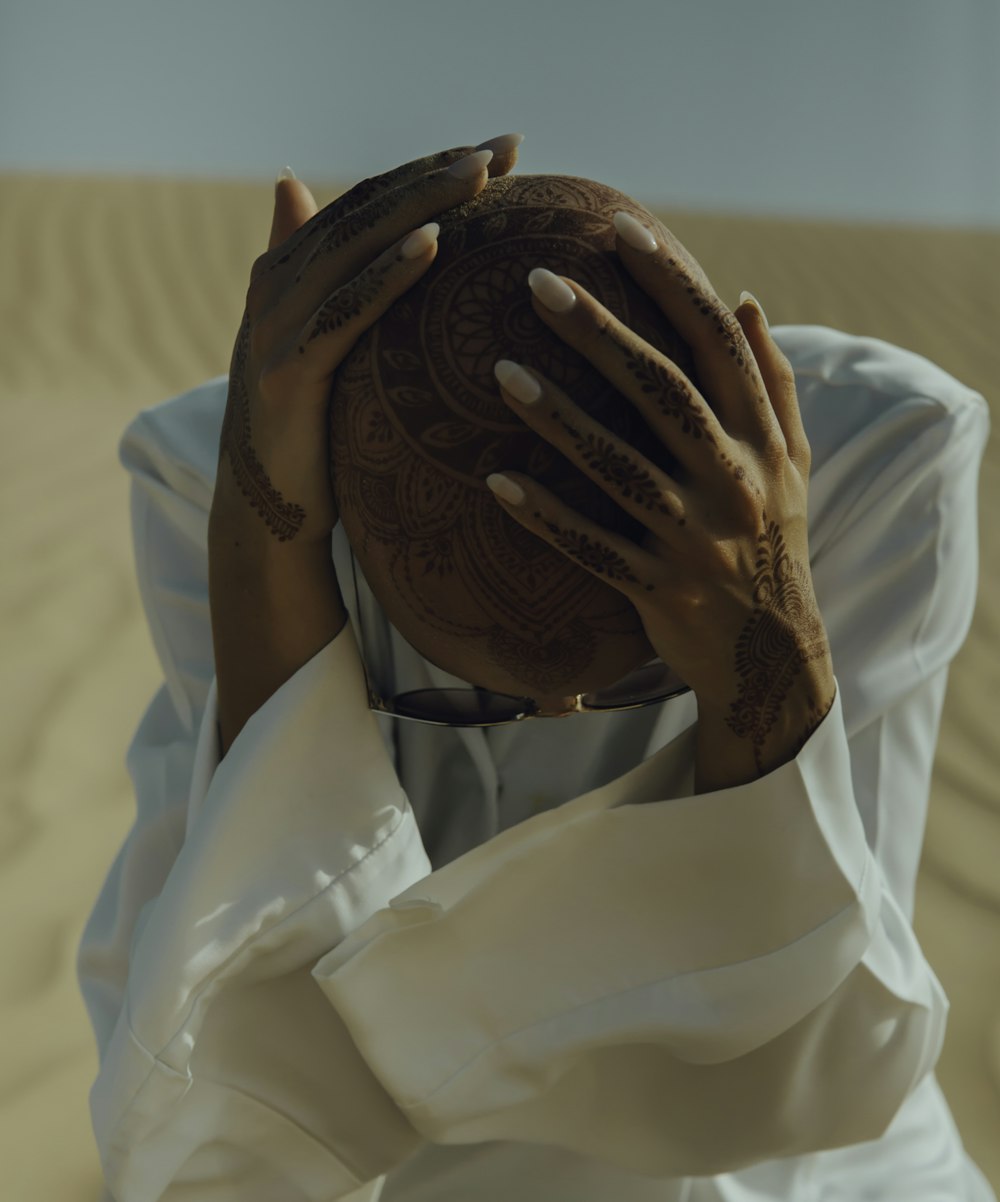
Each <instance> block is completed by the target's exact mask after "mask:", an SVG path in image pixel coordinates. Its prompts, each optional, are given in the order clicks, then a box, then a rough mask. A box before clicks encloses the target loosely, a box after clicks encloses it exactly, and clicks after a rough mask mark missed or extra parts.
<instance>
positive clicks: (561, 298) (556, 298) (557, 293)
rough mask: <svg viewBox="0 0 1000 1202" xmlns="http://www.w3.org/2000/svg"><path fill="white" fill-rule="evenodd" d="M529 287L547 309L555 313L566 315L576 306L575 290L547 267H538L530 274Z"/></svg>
mask: <svg viewBox="0 0 1000 1202" xmlns="http://www.w3.org/2000/svg"><path fill="white" fill-rule="evenodd" d="M528 285H529V287H530V288H531V291H532V292H533V293H534V294H535V296H537V297H538V299H539V300H540V301H541V302H542V304H543V305H544V306H545V307H546V309H551V310H552V312H553V313H566V312H567V311H568V310H569V309H572V308H573V306H574V305H575V304H576V293H575V292H574V291H573V289H572V288H571V287H570V286H569V285H568V284H567V283H565V282H564V281H563V280H561V279H560V278H559V277H558V276H557V275H556V274H555V273H554V272H551V271H549V270H548V269H547V268H545V267H536V268H535V269H534V271H531V272H529V273H528Z"/></svg>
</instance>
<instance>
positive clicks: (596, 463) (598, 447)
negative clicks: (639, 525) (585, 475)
mask: <svg viewBox="0 0 1000 1202" xmlns="http://www.w3.org/2000/svg"><path fill="white" fill-rule="evenodd" d="M551 416H552V417H554V418H555V419H556V421H558V423H559V424H560V426H562V428H563V429H564V430H565V431H566V433H567V434H568V435H569V436H570V437H571V438H573V439H575V440H576V447H575V449H576V451H577V452H578V454H579V455H580V458H581V459H582V460H583V461H584V463H587V464H589V465H590V466H591V467H592V468H593V469H594V470H595V471H596V472H597V473H598V475H599V476H600V477H601V479H602V480H605V481H607V483H608V484H611V485H613V486H614V488H615V490H616V491H617V492H620V493H621V495H622V496H623V497H625V498H627V499H629V500H631V499H632V498H633V497H634V498H635V500H636V501H638V502H639V503H640V504H641V505H644V506H645V508H646V510H647V511H649V512H650V513H651V512H652V511H653V510H658V511H659V512H660V513H662V514H664V515H665V516H666V517H673V512H672V510H671V509H670V507H669V506H668V505H665V504H664V501H663V493H662V492H661V491H660V487H659V485H658V484H657V483H656V481H655V480H654V479H653V477H652V476H651V475H650V474H649V472H648V471H647V470H646V468H644V467H640V466H639V464H638V463H636V462H635V460H634V459H632V458H631V457H630V456H629V455H627V454H625V453H623V452H622V451H619V450H618V449H617V447H616V446H615V445H614V444H613V443H611V442H609V441H608V439H606V438H605V437H603V435H598V434H593V433H588V434H581V433H580V431H579V430H577V429H576V427H575V426H573V425H571V424H570V422H568V421H567V420H566V418H565V417H563V416H561V415H560V413H559V412H558V411H557V410H553V411H552V413H551ZM678 524H679V525H683V524H684V519H683V518H680V519H678Z"/></svg>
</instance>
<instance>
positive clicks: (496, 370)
mask: <svg viewBox="0 0 1000 1202" xmlns="http://www.w3.org/2000/svg"><path fill="white" fill-rule="evenodd" d="M493 374H494V375H495V376H496V378H497V379H498V380H499V381H500V383H501V384H502V385H503V387H504V389H505V390H506V391H507V392H509V393H510V395H511V396H512V397H513V398H514V399H515V400H516V401H520V402H521V404H522V405H533V404H534V403H535V402H536V401H537V400H539V399H540V398H541V395H542V388H541V385H540V384H539V383H538V381H537V380H536V379H535V377H534V376H532V375H529V374H528V373H527V372H526V371H525V370H524V368H523V367H521V365H520V364H519V363H515V362H514V361H513V359H498V360H497V361H496V363H494V364H493Z"/></svg>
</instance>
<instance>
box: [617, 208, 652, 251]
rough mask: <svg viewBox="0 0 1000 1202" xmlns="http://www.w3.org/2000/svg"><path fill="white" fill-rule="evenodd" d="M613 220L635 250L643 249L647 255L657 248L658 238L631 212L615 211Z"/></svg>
mask: <svg viewBox="0 0 1000 1202" xmlns="http://www.w3.org/2000/svg"><path fill="white" fill-rule="evenodd" d="M612 220H613V221H614V223H615V229H616V230H617V231H618V233H619V234H620V235H621V238H622V241H623V242H627V243H628V244H629V246H631V247H633V248H634V249H635V250H641V251H642V252H643V254H647V255H651V254H652V253H653V251H654V250H656V239H655V238H654V237H653V235H652V234H651V233H650V232H649V230H648V229H646V227H645V226H644V225H643V224H642V222H641V221H636V219H635V218H634V217H633V216H632V214H631V213H623V212H618V213H615V215H614V217H613V218H612Z"/></svg>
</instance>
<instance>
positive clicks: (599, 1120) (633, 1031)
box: [313, 389, 989, 1177]
mask: <svg viewBox="0 0 1000 1202" xmlns="http://www.w3.org/2000/svg"><path fill="white" fill-rule="evenodd" d="M988 429H989V413H988V409H987V406H986V404H985V401H984V400H983V399H982V397H980V396H978V395H977V394H972V393H970V392H969V391H968V390H964V389H960V390H958V391H957V392H956V393H955V394H954V395H951V396H949V397H948V398H946V399H945V400H937V399H934V398H930V397H921V396H912V397H906V398H887V400H886V404H885V407H884V412H883V413H882V414H881V415H880V416H879V418H878V419H877V421H876V422H875V423H874V424H873V427H872V428H871V429H870V430H869V431H868V433H867V437H865V438H861V439H858V440H857V441H856V442H854V443H853V444H849V445H846V446H845V447H844V448H843V450H842V456H843V458H842V461H841V462H840V463H839V464H838V465H837V467H836V470H837V471H838V472H839V473H840V474H841V477H842V479H843V480H844V482H845V490H844V491H845V495H844V497H843V501H844V504H842V505H841V507H840V509H839V516H838V520H837V522H836V523H835V524H834V525H833V526H832V527H830V526H828V528H827V530H826V531H825V535H824V541H823V547H822V551H821V552H820V553H819V554H817V556H816V561H815V563H814V565H813V568H814V580H815V582H816V585H817V594H818V596H820V595H821V608H823V612H824V618H825V620H826V621H827V626H828V630H829V633H830V637H831V645H832V647H833V649H834V669H835V673H836V680H837V696H836V700H835V702H834V705H833V707H832V709H831V710H830V712H829V713H828V714H827V716H826V718H825V719H824V721H823V722H822V723H821V725H820V727H819V728H818V729H817V730H816V731H815V732H814V734H813V736H812V737H811V738H810V740H809V741H808V743H807V744H806V745H805V747H804V748H803V749H802V750H801V751H800V753H799V754H798V756H797V757H796V759H795V760H794V761H792V762H790V763H788V764H785V765H783V766H782V767H780V768H779V769H777V770H776V771H774V772H772V773H770V774H768V775H767V776H765V777H763V778H761V779H760V780H757V781H754V782H752V783H751V784H748V785H744V786H741V787H738V788H733V789H726V790H720V791H718V792H715V793H712V794H707V795H702V796H696V797H692V796H685V795H683V793H682V792H679V791H678V788H677V786H678V783H679V781H680V780H681V778H680V777H679V776H678V775H677V770H678V768H679V765H680V763H681V762H682V761H683V760H684V759H686V758H687V759H689V758H690V748H688V749H687V750H686V751H684V750H683V749H682V748H681V747H679V744H683V743H684V741H685V739H690V737H691V735H692V733H693V732H692V731H688V732H686V734H685V735H684V736H682V737H681V739H679V740H676V741H675V742H674V743H673V744H671V745H670V746H668V747H666V748H664V749H663V750H662V751H661V752H660V753H658V754H657V755H655V756H653V757H651V758H650V759H649V760H648V761H646V762H645V763H644V764H642V765H641V766H640V767H639V768H638V769H637V770H635V771H634V772H632V773H629V774H628V775H627V776H625V777H624V778H621V779H620V780H618V781H614V782H612V783H611V784H610V785H608V786H606V787H605V788H604V789H601V790H597V791H595V792H594V793H591V794H588V795H586V796H585V797H583V798H578V799H576V800H574V801H572V802H570V803H569V804H567V805H565V806H562V807H560V808H559V809H557V810H554V811H551V812H549V813H546V814H543V815H539V816H538V817H536V818H534V819H532V820H529V821H527V822H525V823H522V824H520V825H519V826H517V827H514V828H512V829H510V830H508V831H505V832H503V833H502V834H501V835H500V836H499V837H498V838H495V839H493V840H491V841H490V842H489V843H488V844H486V845H483V846H480V847H478V848H476V849H475V850H473V851H472V852H470V853H468V854H467V855H465V856H463V857H460V858H459V859H458V860H455V861H453V862H452V863H450V864H448V865H445V866H444V867H443V868H441V869H440V870H438V871H437V872H435V873H434V874H433V875H432V876H430V877H429V878H428V879H426V880H424V881H420V882H417V883H416V884H415V885H413V886H411V887H410V888H409V889H408V890H407V891H406V892H405V893H404V894H402V895H401V896H400V897H397V898H396V899H394V900H393V902H392V903H391V906H390V907H389V908H388V909H384V910H382V911H380V912H379V913H378V914H376V915H374V916H373V917H372V918H371V919H370V920H369V922H368V923H367V924H366V925H365V926H363V927H361V928H359V929H358V930H356V931H354V932H352V933H351V934H350V935H349V936H348V937H347V938H346V939H344V940H342V941H341V942H340V943H339V944H338V945H337V946H336V947H334V948H332V950H331V951H330V952H329V953H328V954H327V955H326V956H325V957H324V958H323V959H322V960H321V961H320V962H319V963H318V964H317V965H316V967H315V969H314V971H313V975H314V977H315V978H316V980H317V981H318V982H319V984H320V985H321V987H322V989H323V991H324V994H325V995H326V997H327V998H328V1000H329V1001H330V1004H331V1006H332V1008H333V1009H334V1010H336V1012H337V1014H338V1016H339V1018H340V1019H341V1020H343V1021H344V1023H345V1024H346V1025H347V1027H348V1029H349V1030H350V1032H351V1034H352V1035H353V1037H354V1039H355V1042H356V1043H357V1045H358V1047H359V1048H360V1049H361V1050H362V1053H363V1055H364V1057H365V1060H366V1061H367V1063H368V1065H369V1066H370V1067H371V1069H372V1072H373V1073H374V1074H375V1075H376V1077H377V1078H378V1080H379V1081H380V1082H381V1083H382V1084H383V1085H384V1086H385V1088H386V1090H387V1091H388V1093H389V1094H390V1095H391V1096H392V1097H393V1099H394V1100H395V1102H396V1103H397V1105H398V1106H399V1107H400V1109H401V1110H402V1111H403V1112H404V1113H405V1114H406V1115H407V1117H408V1118H409V1120H410V1121H411V1123H412V1124H413V1125H414V1127H415V1128H416V1129H417V1130H418V1131H420V1132H421V1133H422V1134H423V1135H424V1136H425V1137H426V1138H427V1139H428V1140H431V1141H434V1142H437V1143H443V1144H448V1143H467V1142H473V1141H482V1140H520V1141H526V1142H531V1143H542V1144H551V1145H556V1146H558V1147H561V1148H564V1149H568V1150H571V1151H573V1152H576V1153H579V1154H580V1155H583V1156H596V1157H600V1158H602V1159H605V1160H607V1161H610V1162H612V1163H615V1164H617V1165H620V1166H621V1167H623V1168H625V1169H628V1170H632V1171H635V1172H638V1173H642V1174H646V1175H650V1176H662V1177H666V1176H671V1177H673V1176H687V1175H692V1176H703V1175H713V1174H718V1173H722V1172H728V1171H735V1170H738V1169H740V1168H744V1167H746V1166H749V1165H752V1164H756V1163H760V1162H762V1161H766V1160H770V1159H775V1158H779V1157H787V1156H792V1155H798V1154H803V1153H807V1152H811V1151H819V1150H823V1149H829V1148H835V1147H841V1146H847V1145H850V1144H854V1143H859V1142H865V1141H869V1140H874V1139H877V1138H878V1137H880V1136H881V1135H882V1134H883V1133H884V1132H885V1130H886V1129H887V1128H888V1126H889V1124H890V1123H891V1121H892V1119H893V1117H894V1116H895V1115H896V1113H897V1112H898V1110H899V1108H900V1106H901V1105H902V1103H903V1102H904V1101H905V1100H906V1098H907V1097H908V1096H909V1094H910V1093H911V1092H912V1090H913V1089H914V1087H915V1086H916V1085H917V1083H918V1082H919V1081H920V1080H922V1079H923V1078H924V1077H925V1076H926V1074H927V1073H929V1072H930V1071H931V1070H932V1069H933V1067H934V1065H935V1064H936V1062H937V1059H938V1056H939V1054H940V1050H941V1047H942V1044H943V1040H944V1034H945V1028H946V1021H947V1013H948V1000H947V997H946V995H945V993H944V991H943V989H942V987H941V985H940V982H939V981H938V980H937V978H936V976H935V974H934V972H933V970H932V969H931V967H930V965H929V964H928V963H927V961H926V959H925V957H924V955H923V952H922V950H921V948H920V946H919V943H918V942H917V939H916V937H915V935H914V933H913V929H912V925H911V923H910V920H909V917H908V910H909V906H908V898H907V897H906V896H905V891H906V888H908V887H911V886H912V881H907V880H906V878H905V872H904V871H903V865H902V862H901V861H897V855H896V851H895V848H894V846H893V844H894V841H895V840H897V839H898V838H901V837H904V838H910V839H914V838H915V839H916V840H917V842H918V845H919V839H920V832H919V831H918V832H916V833H914V832H913V831H912V830H911V831H909V832H907V831H906V827H907V823H909V826H910V827H912V826H913V825H914V824H915V821H916V820H917V819H921V820H922V817H923V815H924V813H925V807H926V802H927V795H928V791H929V782H930V770H931V766H932V762H933V753H934V746H935V743H936V739H937V731H938V724H939V720H940V713H941V706H942V703H943V698H944V693H945V684H946V679H947V672H948V665H949V663H950V661H951V660H952V658H953V657H954V655H955V654H956V652H957V651H958V649H959V647H960V646H961V644H962V642H963V641H964V639H965V637H966V634H967V632H968V628H969V624H970V622H971V618H972V613H973V609H974V604H975V597H976V584H977V571H978V559H977V510H976V488H977V477H978V468H979V464H980V461H981V457H982V452H983V449H984V446H985V442H986V438H987V435H988ZM866 460H867V462H866ZM852 477H853V479H854V480H855V481H857V480H858V479H862V478H863V479H864V480H865V481H866V483H865V485H864V487H859V486H857V484H856V483H855V487H854V489H853V492H850V491H848V485H849V483H850V481H851V480H852ZM682 752H683V753H682ZM404 906H406V907H412V908H408V909H403V908H402V907H404Z"/></svg>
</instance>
